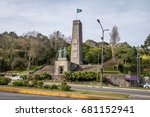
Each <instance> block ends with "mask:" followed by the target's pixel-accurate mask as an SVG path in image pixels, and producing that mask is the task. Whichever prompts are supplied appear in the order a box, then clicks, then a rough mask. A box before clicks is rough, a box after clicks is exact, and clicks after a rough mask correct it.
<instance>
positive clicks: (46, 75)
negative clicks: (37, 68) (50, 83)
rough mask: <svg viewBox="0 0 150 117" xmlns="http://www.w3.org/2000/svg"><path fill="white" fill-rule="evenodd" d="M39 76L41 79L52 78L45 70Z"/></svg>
mask: <svg viewBox="0 0 150 117" xmlns="http://www.w3.org/2000/svg"><path fill="white" fill-rule="evenodd" d="M41 77H42V80H45V79H47V80H51V79H52V76H51V75H49V74H48V73H47V72H44V73H42V74H41Z"/></svg>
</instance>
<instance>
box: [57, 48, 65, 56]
mask: <svg viewBox="0 0 150 117" xmlns="http://www.w3.org/2000/svg"><path fill="white" fill-rule="evenodd" d="M66 57H67V50H66V47H64V48H60V49H59V51H58V58H66Z"/></svg>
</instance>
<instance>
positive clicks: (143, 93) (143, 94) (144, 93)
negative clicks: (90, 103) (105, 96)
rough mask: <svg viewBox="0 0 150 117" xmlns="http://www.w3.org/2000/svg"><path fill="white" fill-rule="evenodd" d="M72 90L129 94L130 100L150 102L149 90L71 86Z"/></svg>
mask: <svg viewBox="0 0 150 117" xmlns="http://www.w3.org/2000/svg"><path fill="white" fill-rule="evenodd" d="M71 87H72V89H74V90H85V91H97V92H111V93H121V94H129V95H131V97H132V99H134V97H135V99H149V100H150V90H138V89H127V88H126V89H125V88H108V87H102V88H100V87H89V86H78V85H71Z"/></svg>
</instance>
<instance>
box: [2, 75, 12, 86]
mask: <svg viewBox="0 0 150 117" xmlns="http://www.w3.org/2000/svg"><path fill="white" fill-rule="evenodd" d="M10 82H11V79H9V78H4V77H0V85H8V83H10Z"/></svg>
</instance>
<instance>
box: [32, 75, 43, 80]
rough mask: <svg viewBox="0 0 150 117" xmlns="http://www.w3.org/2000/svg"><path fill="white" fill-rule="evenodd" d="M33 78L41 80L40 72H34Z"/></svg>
mask: <svg viewBox="0 0 150 117" xmlns="http://www.w3.org/2000/svg"><path fill="white" fill-rule="evenodd" d="M33 79H34V80H42V77H41V75H40V74H35V75H34V76H33Z"/></svg>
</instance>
